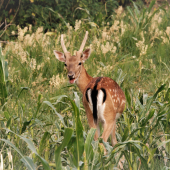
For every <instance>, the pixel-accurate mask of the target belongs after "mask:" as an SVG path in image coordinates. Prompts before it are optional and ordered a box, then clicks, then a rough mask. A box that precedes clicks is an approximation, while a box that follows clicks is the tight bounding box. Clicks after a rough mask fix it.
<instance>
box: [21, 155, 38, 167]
mask: <svg viewBox="0 0 170 170" xmlns="http://www.w3.org/2000/svg"><path fill="white" fill-rule="evenodd" d="M24 158H25V159H23V158H22V159H21V161H22V162H23V163H24V164H25V166H26V167H27V169H28V170H32V168H33V169H37V167H36V165H35V164H34V162H33V160H32V159H31V158H30V157H28V156H25V157H24ZM28 163H29V164H28ZM30 165H31V167H32V168H30Z"/></svg>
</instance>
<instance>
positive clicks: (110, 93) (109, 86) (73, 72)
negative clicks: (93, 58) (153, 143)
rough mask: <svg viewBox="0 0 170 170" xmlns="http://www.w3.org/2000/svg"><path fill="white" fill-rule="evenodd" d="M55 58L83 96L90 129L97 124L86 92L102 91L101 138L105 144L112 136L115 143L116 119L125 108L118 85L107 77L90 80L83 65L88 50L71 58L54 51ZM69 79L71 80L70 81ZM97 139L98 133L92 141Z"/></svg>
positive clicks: (88, 53)
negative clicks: (104, 96)
mask: <svg viewBox="0 0 170 170" xmlns="http://www.w3.org/2000/svg"><path fill="white" fill-rule="evenodd" d="M54 54H55V56H56V58H57V59H58V60H60V61H62V62H65V64H66V68H67V70H68V77H69V78H70V76H71V77H72V78H73V79H74V80H75V81H74V82H75V83H76V84H77V86H78V87H79V89H80V91H81V92H82V94H83V105H84V108H85V111H86V115H87V119H88V123H89V126H90V128H92V127H93V128H98V123H97V124H95V122H94V119H93V113H92V111H91V109H90V107H89V103H88V101H87V98H86V90H87V89H88V88H90V89H92V90H93V89H94V86H96V90H100V89H104V90H105V92H106V100H105V102H104V103H105V107H104V108H105V109H104V113H102V115H103V117H104V121H103V122H102V123H103V134H102V136H101V137H102V138H103V140H104V141H105V142H107V140H108V137H109V136H110V134H111V136H112V145H113V146H114V145H115V144H116V143H117V140H116V136H115V131H116V118H117V117H118V115H121V114H122V112H123V110H124V107H125V95H124V93H123V91H122V90H121V88H120V87H119V85H118V84H117V83H116V82H115V81H114V80H112V79H111V78H109V77H101V78H100V79H99V78H97V77H96V78H92V77H91V76H90V75H88V73H87V72H86V70H85V68H84V66H83V63H84V62H85V60H86V59H88V57H89V56H90V49H86V50H85V51H84V52H80V51H77V53H76V56H71V54H70V53H69V52H67V51H66V52H65V54H63V53H61V52H58V51H54ZM72 78H71V79H72ZM99 121H100V120H99ZM98 137H99V133H98V131H96V133H95V137H94V139H95V140H97V139H98Z"/></svg>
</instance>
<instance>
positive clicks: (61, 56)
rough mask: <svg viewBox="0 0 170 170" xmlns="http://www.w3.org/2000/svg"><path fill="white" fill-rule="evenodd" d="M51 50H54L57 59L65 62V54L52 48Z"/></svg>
mask: <svg viewBox="0 0 170 170" xmlns="http://www.w3.org/2000/svg"><path fill="white" fill-rule="evenodd" d="M53 52H54V55H55V57H56V58H57V59H58V60H59V61H61V62H66V58H65V55H64V54H63V53H61V52H59V51H56V50H54V51H53Z"/></svg>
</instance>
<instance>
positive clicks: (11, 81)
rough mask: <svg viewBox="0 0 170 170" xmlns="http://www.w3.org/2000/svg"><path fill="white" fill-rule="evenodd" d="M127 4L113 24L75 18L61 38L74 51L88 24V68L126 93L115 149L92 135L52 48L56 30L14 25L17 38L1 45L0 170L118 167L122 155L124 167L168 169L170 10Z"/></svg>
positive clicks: (56, 40) (56, 46)
mask: <svg viewBox="0 0 170 170" xmlns="http://www.w3.org/2000/svg"><path fill="white" fill-rule="evenodd" d="M133 5H134V6H133V8H130V7H128V8H127V10H124V11H123V9H122V7H119V8H118V10H117V13H116V15H115V16H113V18H112V19H113V21H114V22H113V24H111V25H110V23H105V24H104V25H106V26H101V27H97V25H91V26H90V27H89V25H87V24H86V23H85V21H76V25H75V28H73V27H71V26H69V25H68V30H67V32H65V36H64V39H65V42H66V47H67V49H68V50H69V51H70V52H71V53H72V54H74V53H75V51H76V50H78V49H79V47H80V44H81V41H82V38H81V37H83V36H84V33H85V31H86V30H88V31H89V38H88V40H87V43H86V48H87V47H90V48H91V49H92V53H91V57H90V58H89V59H88V60H87V61H86V63H85V68H86V69H87V72H88V73H89V74H90V75H92V76H93V77H95V76H108V77H110V78H112V79H114V80H115V81H116V82H117V83H118V84H119V85H120V86H121V88H122V89H123V91H124V92H125V95H126V108H125V110H124V113H123V114H122V116H121V118H120V119H119V120H118V122H117V131H116V136H117V140H118V144H116V145H115V146H114V147H112V146H111V145H110V141H109V142H108V143H104V142H103V141H102V140H101V139H99V141H94V140H93V136H94V133H95V129H89V126H88V123H87V118H86V115H85V110H84V108H83V105H82V101H81V97H82V94H80V92H79V90H78V88H77V87H76V85H70V84H69V83H68V81H67V77H66V70H65V69H64V65H63V63H61V62H58V61H57V60H56V59H55V56H54V54H53V50H54V49H56V50H58V51H62V49H61V44H60V33H59V32H58V31H57V30H56V31H55V32H47V33H45V34H44V33H43V28H42V27H40V28H38V29H37V31H36V32H32V28H31V26H30V27H25V28H24V29H21V28H20V27H18V39H17V40H16V41H15V42H13V41H9V42H8V44H7V45H6V46H4V47H3V48H0V85H1V86H0V105H1V107H0V132H1V133H0V134H1V137H0V155H1V157H0V162H1V163H0V169H45V170H46V169H64V168H65V169H113V168H115V169H116V167H117V166H118V163H119V162H120V161H121V162H122V165H123V167H124V169H144V170H146V169H153V170H156V169H158V170H159V169H160V170H161V169H168V167H169V166H170V162H169V159H170V157H169V154H170V134H169V131H170V121H169V120H170V113H169V112H170V104H169V103H170V88H169V82H170V76H169V72H170V62H169V54H170V48H169V44H170V18H169V16H170V13H169V11H168V10H165V9H163V8H159V9H155V10H154V9H153V5H154V3H153V2H152V3H151V4H150V7H149V8H146V9H143V10H139V9H138V7H137V6H136V5H135V4H133ZM103 22H104V21H103ZM99 142H103V143H104V145H105V147H106V149H107V155H104V153H103V152H104V151H103V148H102V147H101V146H100V145H99Z"/></svg>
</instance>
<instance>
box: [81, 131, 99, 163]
mask: <svg viewBox="0 0 170 170" xmlns="http://www.w3.org/2000/svg"><path fill="white" fill-rule="evenodd" d="M95 132H96V129H94V128H91V129H90V130H89V132H88V135H87V138H86V141H85V145H84V149H85V152H86V160H87V161H88V162H89V161H90V157H91V155H92V154H93V148H92V146H91V143H92V141H93V139H94V135H95Z"/></svg>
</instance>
